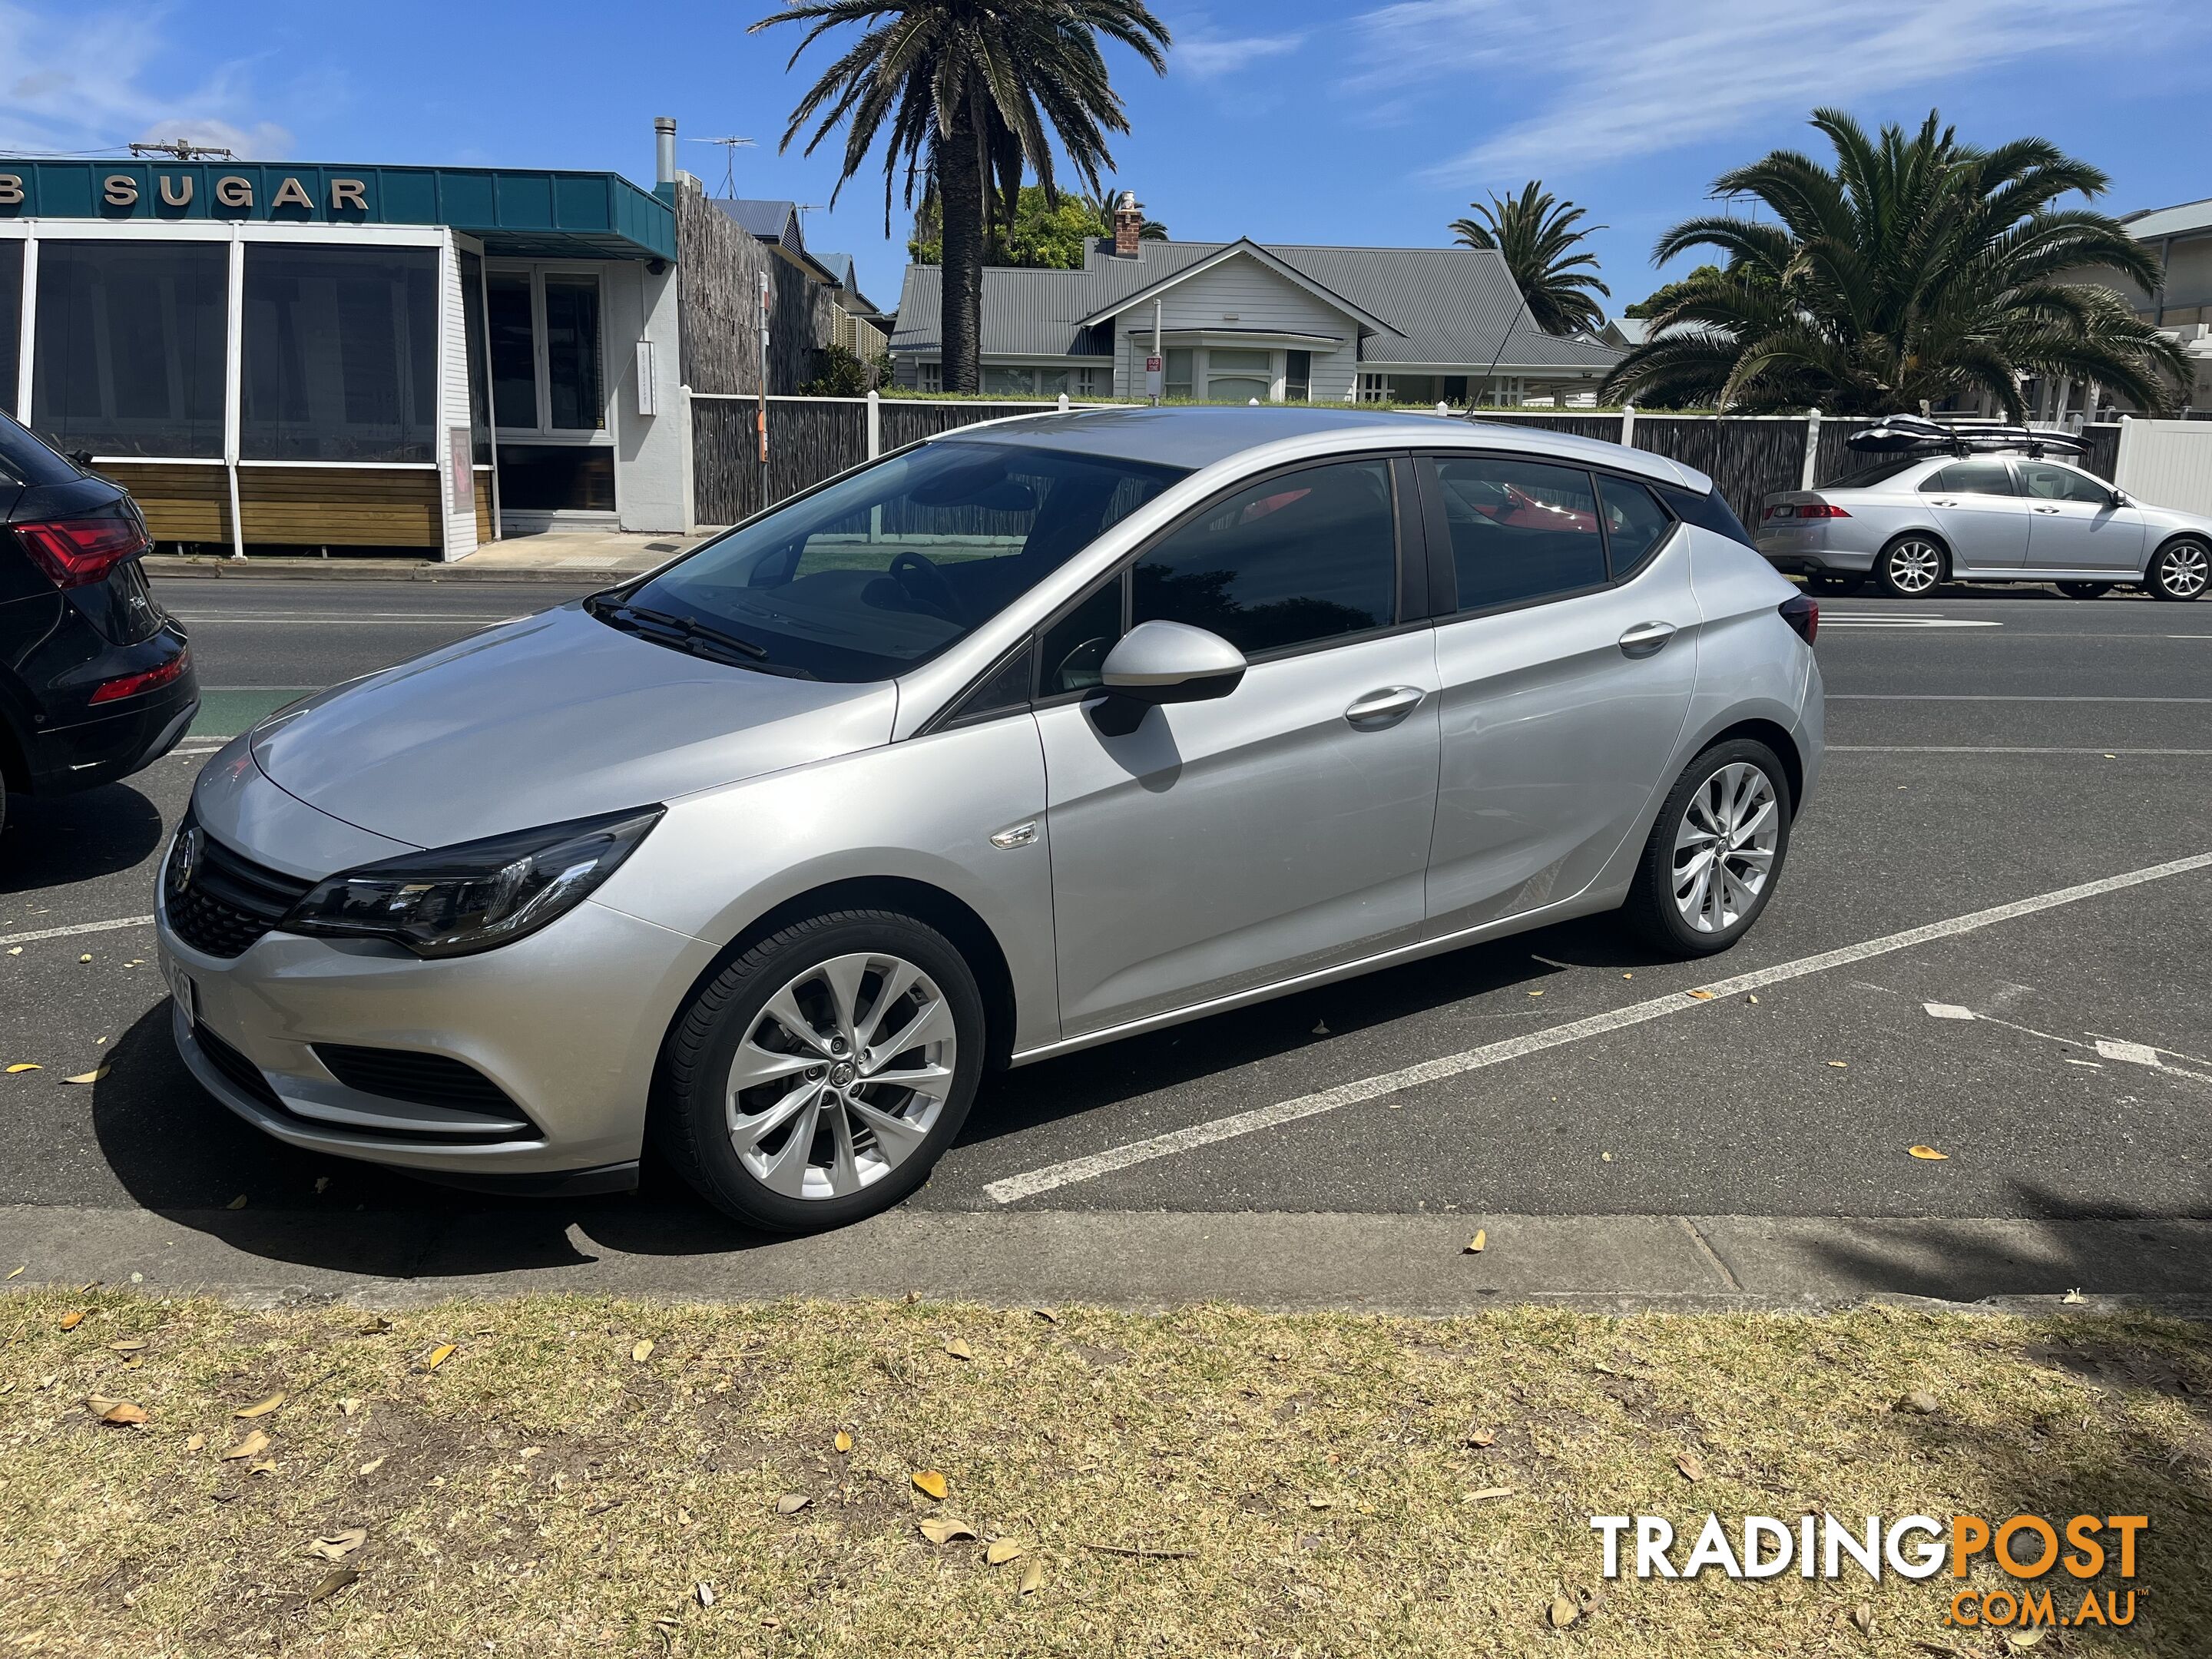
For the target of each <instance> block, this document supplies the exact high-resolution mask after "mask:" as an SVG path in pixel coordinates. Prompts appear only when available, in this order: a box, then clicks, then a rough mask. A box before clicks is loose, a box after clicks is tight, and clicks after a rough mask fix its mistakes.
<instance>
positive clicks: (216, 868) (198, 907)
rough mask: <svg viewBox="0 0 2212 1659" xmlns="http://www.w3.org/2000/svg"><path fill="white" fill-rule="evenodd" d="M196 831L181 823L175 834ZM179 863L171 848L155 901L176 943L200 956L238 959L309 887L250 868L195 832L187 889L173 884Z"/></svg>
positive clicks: (179, 840) (245, 860)
mask: <svg viewBox="0 0 2212 1659" xmlns="http://www.w3.org/2000/svg"><path fill="white" fill-rule="evenodd" d="M195 828H197V826H196V825H195V824H194V823H193V822H192V820H191V819H190V818H186V819H185V823H183V825H181V826H180V827H179V830H178V833H177V844H178V846H179V847H181V846H182V845H183V843H184V840H185V834H186V833H187V832H188V831H190V830H191V829H195ZM182 862H183V861H182V860H180V859H179V857H178V854H177V851H176V849H175V848H172V849H171V851H170V854H169V860H168V864H167V868H166V869H165V870H164V871H163V872H162V876H161V900H162V904H163V907H164V908H166V909H167V911H168V915H169V926H170V927H172V928H173V929H174V930H175V932H176V935H177V937H178V938H179V939H182V940H183V941H184V942H185V944H187V945H191V947H192V949H193V950H195V951H199V952H200V953H201V954H202V955H204V956H210V957H225V958H228V957H234V956H237V955H239V954H240V952H241V951H245V950H246V948H247V947H248V946H249V945H252V943H253V942H254V941H255V940H256V939H259V938H260V937H261V936H262V935H263V934H264V933H268V932H269V931H270V929H271V928H273V927H276V924H277V923H278V922H280V921H283V919H284V918H285V917H286V916H287V915H289V914H290V913H291V909H292V907H293V906H294V905H295V904H297V903H298V902H300V901H301V899H303V898H305V897H306V896H307V891H308V889H309V888H311V887H312V886H313V883H312V882H306V881H301V880H299V879H297V878H295V877H292V876H288V875H285V874H283V873H282V872H278V871H276V870H271V869H270V868H269V867H268V866H266V865H262V864H256V863H255V862H254V861H253V860H252V859H249V858H247V857H246V855H245V854H242V853H238V852H234V851H233V850H232V849H231V848H228V847H225V846H224V845H223V844H222V842H219V841H217V840H216V838H215V837H214V836H210V835H209V834H208V833H207V831H205V830H204V829H202V830H200V831H199V858H198V860H197V867H196V868H195V869H194V870H193V871H192V872H191V884H190V885H189V886H186V885H184V884H182V883H181V882H180V881H179V876H180V874H181V873H182V872H181V870H180V866H181V864H182Z"/></svg>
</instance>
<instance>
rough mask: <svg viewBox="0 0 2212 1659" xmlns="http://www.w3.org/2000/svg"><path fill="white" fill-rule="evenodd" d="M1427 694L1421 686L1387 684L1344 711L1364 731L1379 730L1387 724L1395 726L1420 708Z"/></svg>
mask: <svg viewBox="0 0 2212 1659" xmlns="http://www.w3.org/2000/svg"><path fill="white" fill-rule="evenodd" d="M1425 695H1426V693H1425V692H1423V691H1422V690H1421V689H1420V688H1419V686H1414V685H1386V686H1384V687H1383V689H1382V690H1380V691H1370V692H1369V693H1368V694H1367V695H1366V696H1364V697H1362V698H1360V700H1359V701H1358V702H1355V703H1353V704H1352V707H1351V708H1347V709H1346V710H1345V711H1344V718H1345V720H1346V721H1348V722H1349V723H1350V724H1352V726H1357V727H1358V728H1359V730H1361V731H1363V732H1379V731H1381V730H1382V729H1383V727H1384V726H1395V725H1396V724H1397V723H1398V722H1399V721H1400V720H1403V719H1405V718H1406V716H1407V715H1408V714H1412V713H1413V711H1414V710H1415V709H1416V708H1419V707H1420V706H1421V699H1422V697H1423V696H1425Z"/></svg>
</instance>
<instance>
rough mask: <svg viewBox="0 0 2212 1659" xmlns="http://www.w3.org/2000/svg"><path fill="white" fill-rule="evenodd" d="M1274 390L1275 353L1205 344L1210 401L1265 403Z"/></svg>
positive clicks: (1207, 390)
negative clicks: (1255, 399) (1255, 400)
mask: <svg viewBox="0 0 2212 1659" xmlns="http://www.w3.org/2000/svg"><path fill="white" fill-rule="evenodd" d="M1274 392H1275V355H1274V353H1273V352H1272V351H1247V350H1242V349H1230V348H1228V347H1225V346H1209V347H1208V348H1207V349H1206V398H1207V399H1208V400H1209V401H1211V402H1213V403H1246V402H1249V401H1250V400H1251V399H1253V398H1258V399H1259V400H1260V401H1261V403H1263V404H1264V403H1266V402H1267V400H1268V399H1269V398H1272V397H1273V396H1274Z"/></svg>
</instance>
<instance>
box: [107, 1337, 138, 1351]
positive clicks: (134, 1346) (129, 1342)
mask: <svg viewBox="0 0 2212 1659" xmlns="http://www.w3.org/2000/svg"><path fill="white" fill-rule="evenodd" d="M107 1346H109V1347H111V1348H112V1349H114V1350H115V1352H118V1353H137V1352H138V1350H139V1349H141V1348H143V1347H144V1346H146V1339H145V1338H144V1337H143V1336H125V1337H119V1338H118V1339H117V1340H115V1341H112V1342H111V1343H109V1344H108V1345H107Z"/></svg>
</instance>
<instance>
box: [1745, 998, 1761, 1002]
mask: <svg viewBox="0 0 2212 1659" xmlns="http://www.w3.org/2000/svg"><path fill="white" fill-rule="evenodd" d="M1744 1000H1745V1001H1746V1002H1756V1001H1758V1000H1759V999H1758V998H1757V997H1746V998H1745V999H1744Z"/></svg>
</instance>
